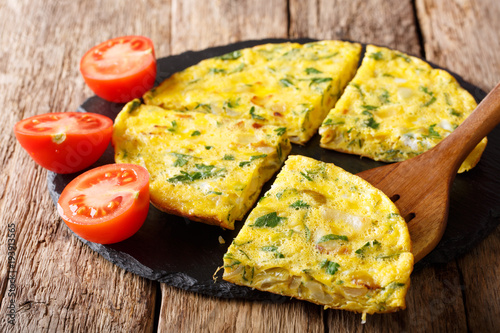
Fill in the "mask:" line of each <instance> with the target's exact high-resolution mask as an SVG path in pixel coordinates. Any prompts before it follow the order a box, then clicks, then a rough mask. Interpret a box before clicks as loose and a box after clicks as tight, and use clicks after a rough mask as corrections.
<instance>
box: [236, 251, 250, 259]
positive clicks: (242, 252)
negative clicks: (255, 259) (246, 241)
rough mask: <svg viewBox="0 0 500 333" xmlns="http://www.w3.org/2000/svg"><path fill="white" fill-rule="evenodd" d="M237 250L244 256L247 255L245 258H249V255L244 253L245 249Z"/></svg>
mask: <svg viewBox="0 0 500 333" xmlns="http://www.w3.org/2000/svg"><path fill="white" fill-rule="evenodd" d="M238 251H239V252H241V254H243V255H244V256H245V257H247V259H250V257H249V256H248V254H246V253H245V251H243V250H238Z"/></svg>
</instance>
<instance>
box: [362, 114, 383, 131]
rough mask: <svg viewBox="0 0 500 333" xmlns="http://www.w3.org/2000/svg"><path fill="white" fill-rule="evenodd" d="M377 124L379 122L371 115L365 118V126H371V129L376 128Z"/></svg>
mask: <svg viewBox="0 0 500 333" xmlns="http://www.w3.org/2000/svg"><path fill="white" fill-rule="evenodd" d="M379 125H380V124H379V123H377V122H376V121H375V119H373V117H370V118H368V119H367V120H365V126H367V127H371V128H373V129H377V128H378V127H379Z"/></svg>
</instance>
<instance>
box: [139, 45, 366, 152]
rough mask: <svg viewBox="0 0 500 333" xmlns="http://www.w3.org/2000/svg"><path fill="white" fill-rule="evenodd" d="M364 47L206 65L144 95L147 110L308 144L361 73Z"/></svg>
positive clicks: (295, 49)
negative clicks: (256, 126) (271, 130)
mask: <svg viewBox="0 0 500 333" xmlns="http://www.w3.org/2000/svg"><path fill="white" fill-rule="evenodd" d="M360 53H361V46H360V45H359V44H356V43H349V42H342V41H319V42H313V43H307V44H298V43H281V44H265V45H259V46H255V47H252V48H247V49H242V50H238V51H234V52H231V53H229V54H226V55H223V56H220V57H216V58H211V59H206V60H203V61H201V62H200V63H198V64H196V65H194V66H192V67H189V68H187V69H185V70H183V71H181V72H178V73H175V74H173V75H172V76H171V77H170V78H168V79H166V80H165V81H164V82H163V83H162V84H160V85H159V86H158V87H157V88H155V89H153V90H151V91H149V92H147V93H146V94H145V95H144V101H145V103H146V104H151V105H157V106H161V107H164V108H167V109H170V110H182V111H185V110H196V111H202V112H208V113H214V114H219V115H223V116H228V117H237V118H246V119H252V120H254V121H256V122H258V123H260V124H273V125H277V126H280V127H286V128H287V129H288V137H289V138H290V140H291V141H292V142H295V143H305V142H306V141H307V140H309V138H310V137H311V136H312V135H313V134H314V133H315V132H316V131H317V129H318V127H319V126H320V124H321V122H322V121H323V119H324V118H325V116H326V115H327V113H328V111H329V110H330V109H331V108H332V107H333V106H334V105H335V102H336V101H337V100H338V98H339V97H340V95H341V94H342V92H343V90H344V88H345V86H346V85H347V83H348V82H349V81H350V80H351V79H352V77H353V76H354V73H355V71H356V68H357V65H358V61H359V57H360Z"/></svg>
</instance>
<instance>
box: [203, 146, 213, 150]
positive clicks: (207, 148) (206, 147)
mask: <svg viewBox="0 0 500 333" xmlns="http://www.w3.org/2000/svg"><path fill="white" fill-rule="evenodd" d="M213 147H214V146H205V149H206V150H210V149H212V148H213Z"/></svg>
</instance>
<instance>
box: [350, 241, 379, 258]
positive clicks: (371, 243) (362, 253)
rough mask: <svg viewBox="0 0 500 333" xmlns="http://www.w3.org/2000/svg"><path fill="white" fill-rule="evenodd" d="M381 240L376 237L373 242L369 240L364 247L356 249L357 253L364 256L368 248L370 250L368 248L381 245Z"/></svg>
mask: <svg viewBox="0 0 500 333" xmlns="http://www.w3.org/2000/svg"><path fill="white" fill-rule="evenodd" d="M380 245H381V244H380V242H379V241H377V240H376V239H374V240H373V241H372V242H367V243H366V244H365V245H363V246H362V247H360V248H359V249H357V250H356V251H355V253H356V254H357V255H359V256H361V257H364V255H365V252H366V250H368V248H370V247H375V246H380Z"/></svg>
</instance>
